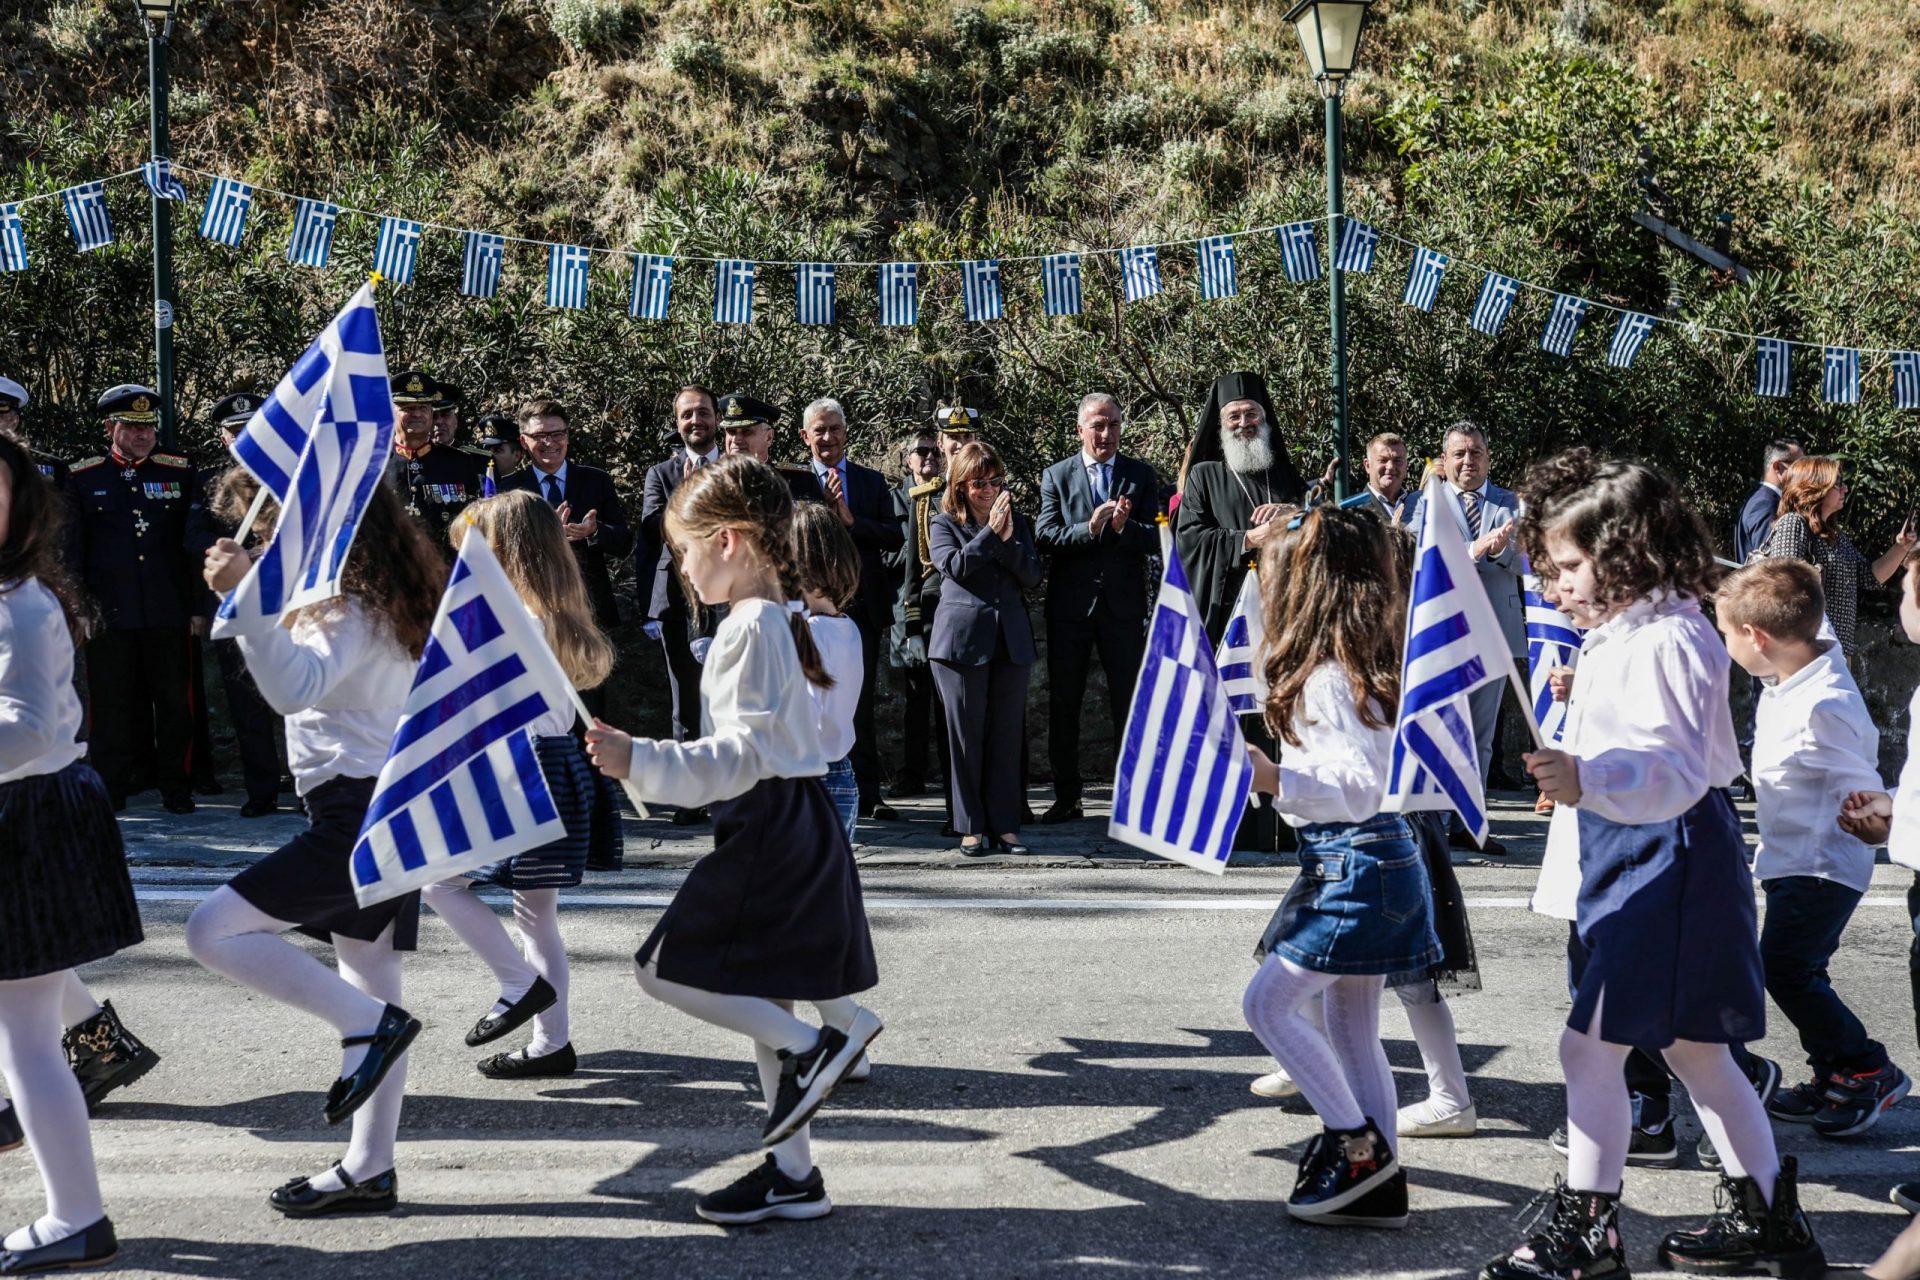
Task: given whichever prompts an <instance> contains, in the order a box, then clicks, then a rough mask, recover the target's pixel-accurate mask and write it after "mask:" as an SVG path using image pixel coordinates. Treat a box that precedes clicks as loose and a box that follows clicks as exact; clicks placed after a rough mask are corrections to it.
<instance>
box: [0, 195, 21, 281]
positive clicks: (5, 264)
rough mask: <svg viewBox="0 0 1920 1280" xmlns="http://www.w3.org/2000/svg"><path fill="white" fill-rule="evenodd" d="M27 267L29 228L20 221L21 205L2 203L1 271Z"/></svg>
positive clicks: (0, 206)
mask: <svg viewBox="0 0 1920 1280" xmlns="http://www.w3.org/2000/svg"><path fill="white" fill-rule="evenodd" d="M26 269H27V229H26V227H25V225H23V224H22V223H21V221H20V206H19V205H17V204H0V271H25V270H26Z"/></svg>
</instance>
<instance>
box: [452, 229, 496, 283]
mask: <svg viewBox="0 0 1920 1280" xmlns="http://www.w3.org/2000/svg"><path fill="white" fill-rule="evenodd" d="M464 239H465V242H466V243H465V245H464V247H463V248H462V250H461V254H460V292H461V293H463V294H465V295H466V296H467V297H469V298H491V297H493V296H494V295H495V294H497V293H499V292H500V270H501V268H502V267H504V266H505V265H506V261H507V238H506V237H505V236H500V235H495V234H494V233H493V232H491V231H469V232H467V233H466V235H465V237H464Z"/></svg>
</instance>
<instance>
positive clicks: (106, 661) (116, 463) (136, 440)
mask: <svg viewBox="0 0 1920 1280" xmlns="http://www.w3.org/2000/svg"><path fill="white" fill-rule="evenodd" d="M159 407H160V398H159V396H158V395H157V394H156V393H155V392H154V391H153V390H152V389H151V388H149V387H141V386H118V387H114V388H113V389H112V390H110V391H108V392H107V393H106V394H105V395H103V396H101V397H100V402H99V406H98V409H99V413H100V415H101V417H102V418H103V419H105V422H106V430H107V438H108V441H109V445H110V447H109V449H108V452H107V454H106V456H104V457H98V458H87V459H85V460H84V461H81V462H77V463H75V464H74V466H73V470H72V473H71V474H70V475H69V476H68V477H67V509H68V511H69V513H70V517H71V518H70V519H69V520H68V522H67V563H68V565H69V566H70V567H71V568H72V570H73V571H74V573H75V574H77V575H78V576H79V579H80V581H81V583H82V585H83V586H84V587H85V588H86V590H87V593H88V595H89V596H91V597H92V599H93V602H94V604H95V606H96V608H97V609H98V612H99V621H98V624H97V625H96V626H95V627H94V628H93V630H92V634H91V636H90V637H89V638H88V640H87V644H86V656H87V671H88V681H89V685H90V690H91V694H92V712H93V728H92V739H91V754H92V760H93V766H94V768H95V769H97V770H98V771H99V773H100V776H101V778H103V779H104V780H105V781H106V784H107V794H108V795H109V796H110V797H111V798H112V800H113V804H114V808H116V809H119V808H123V807H124V806H125V804H126V799H127V792H128V790H129V781H130V779H131V777H132V774H133V770H134V765H135V762H136V759H137V758H138V756H139V755H140V754H142V752H143V749H145V748H149V747H150V748H151V750H152V752H153V758H154V773H155V781H156V782H157V783H158V784H159V787H160V795H161V800H162V803H164V804H165V805H166V808H167V811H168V812H169V813H192V812H193V796H192V793H191V791H190V789H189V782H188V768H189V752H190V749H191V743H192V739H193V710H192V707H191V705H190V703H189V700H188V696H187V679H188V672H187V663H188V655H189V647H188V636H189V629H190V627H191V626H192V625H193V624H194V621H195V619H197V618H201V617H202V614H201V602H202V598H203V597H202V595H201V587H200V577H199V573H198V567H199V564H200V558H201V556H202V555H203V554H204V553H205V551H206V549H207V547H209V546H210V545H212V542H213V537H212V531H211V529H210V528H209V526H208V524H207V519H206V516H207V512H206V501H205V497H204V495H203V493H202V491H201V481H200V476H199V473H198V472H196V471H195V470H194V469H193V466H192V464H190V463H189V462H188V461H187V460H186V459H185V458H184V457H181V456H180V455H178V454H172V453H156V452H154V433H155V431H156V429H157V427H158V423H159V418H160V413H159ZM143 739H144V742H143Z"/></svg>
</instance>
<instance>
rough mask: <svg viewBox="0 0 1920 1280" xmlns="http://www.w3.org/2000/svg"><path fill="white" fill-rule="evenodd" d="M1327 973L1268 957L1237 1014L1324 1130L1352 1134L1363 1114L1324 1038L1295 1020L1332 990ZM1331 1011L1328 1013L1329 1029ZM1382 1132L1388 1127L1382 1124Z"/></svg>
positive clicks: (1300, 1019)
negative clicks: (1280, 1068) (1329, 989)
mask: <svg viewBox="0 0 1920 1280" xmlns="http://www.w3.org/2000/svg"><path fill="white" fill-rule="evenodd" d="M1335 981H1336V979H1335V977H1334V975H1333V974H1330V973H1315V972H1313V971H1311V970H1309V969H1304V968H1302V967H1301V966H1299V965H1297V964H1294V963H1293V962H1292V961H1290V960H1287V959H1285V958H1284V957H1281V956H1277V955H1269V956H1268V957H1267V958H1266V961H1265V963H1263V964H1262V965H1261V966H1260V967H1259V968H1258V969H1257V970H1255V971H1254V975H1253V981H1252V982H1250V983H1248V984H1247V991H1246V995H1245V996H1243V997H1242V998H1241V1002H1240V1005H1241V1011H1242V1012H1243V1013H1244V1014H1245V1016H1246V1019H1247V1025H1248V1026H1249V1027H1251V1028H1253V1034H1254V1035H1256V1036H1258V1037H1260V1043H1261V1044H1264V1045H1265V1046H1266V1047H1267V1052H1268V1053H1271V1054H1272V1055H1273V1056H1274V1057H1275V1058H1276V1059H1277V1060H1278V1061H1279V1063H1280V1065H1281V1066H1282V1067H1283V1068H1285V1070H1286V1072H1287V1075H1288V1076H1289V1077H1290V1078H1291V1079H1292V1080H1293V1082H1294V1083H1295V1084H1297V1085H1299V1086H1300V1093H1301V1095H1302V1096H1303V1097H1305V1098H1306V1100H1307V1104H1308V1105H1309V1106H1311V1107H1312V1108H1313V1110H1314V1114H1316V1115H1318V1116H1319V1117H1320V1119H1321V1122H1322V1123H1324V1124H1325V1125H1326V1126H1327V1127H1328V1128H1330V1129H1357V1128H1359V1127H1360V1126H1361V1125H1362V1124H1364V1123H1366V1113H1365V1112H1364V1111H1363V1110H1361V1104H1360V1100H1359V1099H1358V1098H1357V1097H1355V1096H1354V1090H1353V1085H1352V1083H1351V1082H1350V1081H1349V1080H1348V1079H1347V1076H1346V1072H1345V1071H1344V1070H1343V1068H1342V1064H1341V1062H1340V1059H1339V1057H1338V1056H1337V1055H1336V1054H1335V1052H1334V1048H1333V1045H1332V1043H1331V1042H1330V1040H1329V1037H1328V1033H1327V1032H1325V1031H1322V1030H1320V1029H1319V1028H1318V1027H1316V1026H1314V1025H1313V1023H1311V1022H1310V1021H1308V1020H1307V1019H1306V1018H1305V1017H1303V1016H1301V1011H1302V1010H1303V1009H1304V1008H1305V1006H1306V1004H1307V1002H1308V1001H1309V1000H1311V999H1312V998H1313V997H1314V996H1316V995H1319V994H1320V993H1322V992H1324V991H1326V990H1327V989H1328V988H1330V987H1332V986H1333V984H1334V982H1335ZM1332 1021H1333V1018H1332V1011H1331V1009H1329V1011H1328V1023H1329V1027H1331V1024H1332ZM1379 1123H1380V1124H1381V1126H1382V1127H1383V1128H1387V1127H1391V1126H1389V1125H1387V1123H1386V1121H1384V1120H1383V1121H1380V1122H1379Z"/></svg>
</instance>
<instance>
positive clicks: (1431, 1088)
mask: <svg viewBox="0 0 1920 1280" xmlns="http://www.w3.org/2000/svg"><path fill="white" fill-rule="evenodd" d="M1405 1008H1406V1012H1407V1026H1408V1027H1409V1028H1411V1029H1412V1031H1413V1042H1414V1044H1416V1045H1418V1046H1419V1047H1420V1065H1421V1066H1423V1067H1425V1068H1426V1071H1427V1102H1428V1103H1429V1104H1431V1105H1430V1106H1429V1108H1428V1109H1429V1110H1430V1111H1432V1112H1433V1115H1432V1117H1431V1118H1432V1119H1436V1120H1437V1119H1439V1118H1440V1117H1441V1116H1450V1115H1453V1114H1454V1113H1455V1112H1459V1111H1465V1110H1466V1109H1467V1108H1468V1107H1469V1106H1471V1105H1472V1103H1473V1097H1472V1095H1471V1094H1469V1093H1468V1091H1467V1068H1466V1066H1465V1064H1463V1063H1462V1062H1461V1061H1460V1041H1459V1038H1458V1035H1457V1033H1456V1032H1455V1030H1454V1025H1453V1010H1452V1009H1450V1008H1448V1007H1447V1002H1446V1001H1445V1000H1444V999H1440V1000H1435V1001H1432V1002H1430V1003H1427V1004H1410V1005H1406V1006H1405Z"/></svg>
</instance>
